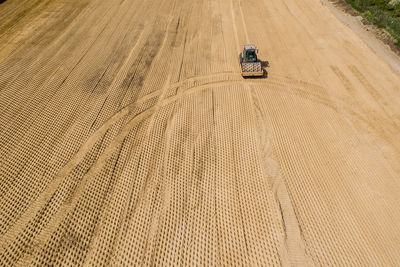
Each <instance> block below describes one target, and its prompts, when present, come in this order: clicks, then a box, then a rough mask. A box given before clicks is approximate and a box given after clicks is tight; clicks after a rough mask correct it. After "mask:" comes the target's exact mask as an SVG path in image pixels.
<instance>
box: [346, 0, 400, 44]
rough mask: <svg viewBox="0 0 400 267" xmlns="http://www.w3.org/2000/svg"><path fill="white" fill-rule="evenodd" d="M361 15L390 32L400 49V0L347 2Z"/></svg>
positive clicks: (356, 0)
mask: <svg viewBox="0 0 400 267" xmlns="http://www.w3.org/2000/svg"><path fill="white" fill-rule="evenodd" d="M346 2H347V3H349V4H350V5H351V6H352V7H353V8H354V9H356V10H357V11H358V12H360V15H361V16H362V17H363V18H365V19H367V20H368V21H369V22H371V23H373V24H374V25H376V26H377V27H379V28H383V29H385V30H386V31H388V32H389V33H390V34H391V35H392V36H393V38H394V39H395V40H396V42H395V44H396V45H397V46H399V47H400V1H399V0H346Z"/></svg>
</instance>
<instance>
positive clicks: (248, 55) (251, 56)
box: [242, 45, 258, 62]
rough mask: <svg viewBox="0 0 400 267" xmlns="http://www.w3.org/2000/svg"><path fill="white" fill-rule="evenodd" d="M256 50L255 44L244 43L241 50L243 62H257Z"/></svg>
mask: <svg viewBox="0 0 400 267" xmlns="http://www.w3.org/2000/svg"><path fill="white" fill-rule="evenodd" d="M257 52H258V51H257V49H256V46H255V45H245V46H244V48H243V52H242V60H243V62H257V61H258V60H257Z"/></svg>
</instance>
